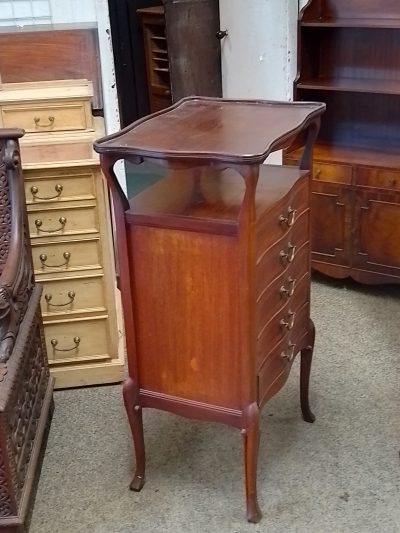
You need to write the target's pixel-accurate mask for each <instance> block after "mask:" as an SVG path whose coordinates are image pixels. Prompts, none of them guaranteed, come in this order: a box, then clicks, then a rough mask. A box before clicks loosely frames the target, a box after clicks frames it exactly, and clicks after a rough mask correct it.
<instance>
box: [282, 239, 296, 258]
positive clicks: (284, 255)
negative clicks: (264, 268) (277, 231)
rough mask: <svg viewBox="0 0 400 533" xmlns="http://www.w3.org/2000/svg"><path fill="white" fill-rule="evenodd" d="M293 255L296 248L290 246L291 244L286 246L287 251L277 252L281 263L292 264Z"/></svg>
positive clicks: (292, 245)
mask: <svg viewBox="0 0 400 533" xmlns="http://www.w3.org/2000/svg"><path fill="white" fill-rule="evenodd" d="M295 255H296V246H295V245H294V244H292V243H291V242H290V243H289V244H288V247H287V250H281V251H280V252H279V256H280V258H281V259H282V261H284V262H286V263H292V262H293V260H294V256H295Z"/></svg>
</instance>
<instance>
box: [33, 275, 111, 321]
mask: <svg viewBox="0 0 400 533" xmlns="http://www.w3.org/2000/svg"><path fill="white" fill-rule="evenodd" d="M103 283H104V281H103V276H102V275H100V276H90V277H65V278H62V279H53V280H47V281H42V284H43V293H42V299H41V308H42V314H43V318H44V319H49V318H51V317H59V316H60V315H65V316H68V315H74V314H77V313H86V312H94V311H95V312H97V313H98V312H101V311H103V312H104V311H105V310H106V301H105V294H104V285H103Z"/></svg>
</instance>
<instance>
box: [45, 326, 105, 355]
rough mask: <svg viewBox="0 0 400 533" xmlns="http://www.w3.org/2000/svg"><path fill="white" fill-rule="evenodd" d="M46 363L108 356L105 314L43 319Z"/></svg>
mask: <svg viewBox="0 0 400 533" xmlns="http://www.w3.org/2000/svg"><path fill="white" fill-rule="evenodd" d="M45 336H46V347H47V354H48V357H49V363H50V365H56V364H61V363H63V364H65V363H66V362H71V363H78V362H82V361H90V360H92V359H93V360H98V359H108V358H109V352H110V347H109V337H108V330H107V317H104V318H103V317H102V318H96V319H86V320H69V321H63V322H62V321H59V322H49V323H45Z"/></svg>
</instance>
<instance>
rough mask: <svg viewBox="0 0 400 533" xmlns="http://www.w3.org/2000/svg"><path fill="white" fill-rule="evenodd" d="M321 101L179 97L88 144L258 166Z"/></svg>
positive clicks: (118, 154) (121, 153) (116, 154)
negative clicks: (175, 101) (121, 128)
mask: <svg viewBox="0 0 400 533" xmlns="http://www.w3.org/2000/svg"><path fill="white" fill-rule="evenodd" d="M325 107H326V105H325V104H324V103H321V102H280V101H271V100H237V99H224V98H208V97H197V96H193V97H188V98H183V99H182V100H180V101H179V102H177V103H176V104H174V105H172V106H171V107H169V108H167V109H164V110H162V111H160V112H158V113H154V114H152V115H149V116H147V117H144V118H143V119H140V120H138V121H137V122H134V123H133V124H131V125H130V126H128V127H126V128H124V129H123V130H121V131H120V132H117V133H114V134H112V135H109V136H107V137H103V138H101V139H99V140H97V141H96V142H95V143H94V148H95V150H96V151H97V152H98V153H100V154H103V155H108V156H109V157H110V158H114V159H119V158H128V157H130V156H131V157H139V158H154V159H167V160H168V159H185V160H189V159H190V160H214V161H221V162H230V163H234V164H260V163H261V162H262V161H264V159H265V158H266V157H267V156H268V155H269V154H270V153H271V152H273V151H276V150H280V149H282V148H285V147H286V146H287V143H288V141H289V140H291V139H292V138H294V137H296V136H297V135H298V134H299V133H300V132H301V131H302V130H303V129H304V128H306V127H307V126H308V125H309V124H311V123H312V122H313V121H315V120H316V119H318V118H319V116H320V115H321V114H322V113H323V112H324V111H325Z"/></svg>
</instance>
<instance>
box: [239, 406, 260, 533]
mask: <svg viewBox="0 0 400 533" xmlns="http://www.w3.org/2000/svg"><path fill="white" fill-rule="evenodd" d="M259 420H260V411H259V408H258V405H257V404H256V403H253V404H252V405H250V406H249V408H248V411H247V416H246V428H244V429H243V430H242V435H243V444H244V467H245V483H246V507H247V520H248V521H249V522H252V523H254V524H257V522H259V521H260V520H261V518H262V512H261V510H260V507H259V505H258V499H257V460H258V446H259V442H260V425H259Z"/></svg>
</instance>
